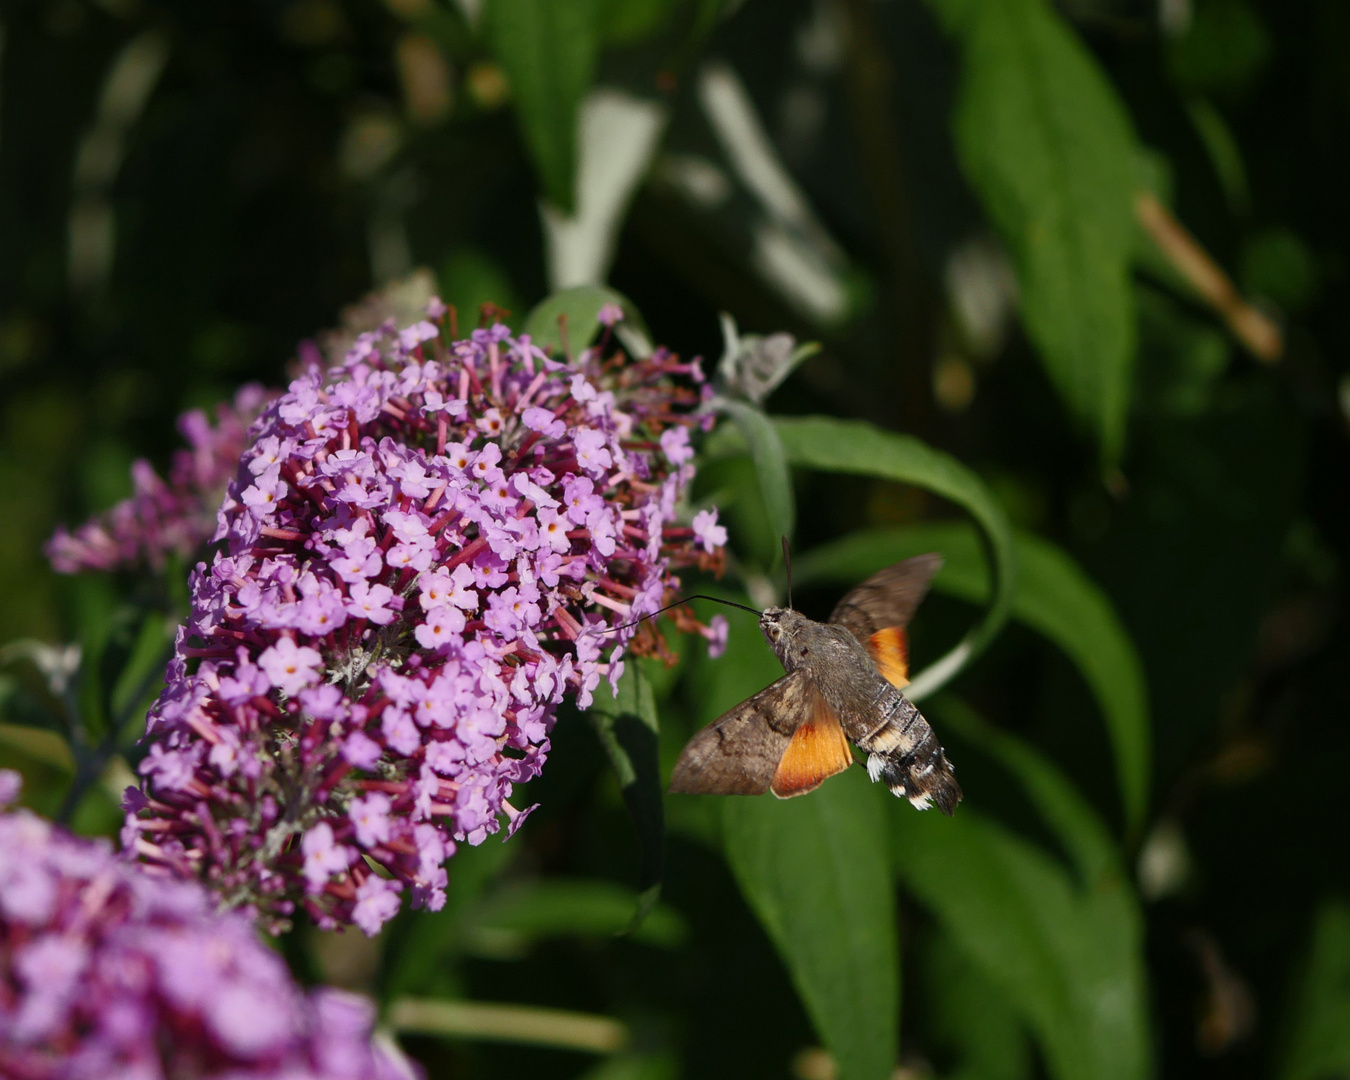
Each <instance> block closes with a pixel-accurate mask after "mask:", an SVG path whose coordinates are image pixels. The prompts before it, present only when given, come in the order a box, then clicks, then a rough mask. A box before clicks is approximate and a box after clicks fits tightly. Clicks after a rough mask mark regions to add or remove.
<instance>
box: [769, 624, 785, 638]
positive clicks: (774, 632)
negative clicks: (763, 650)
mask: <svg viewBox="0 0 1350 1080" xmlns="http://www.w3.org/2000/svg"><path fill="white" fill-rule="evenodd" d="M782 636H783V631H782V630H781V629H779V628H778V627H777V626H770V627H769V637H771V638H773V639H774V641H777V640H778V639H779V638H780V637H782Z"/></svg>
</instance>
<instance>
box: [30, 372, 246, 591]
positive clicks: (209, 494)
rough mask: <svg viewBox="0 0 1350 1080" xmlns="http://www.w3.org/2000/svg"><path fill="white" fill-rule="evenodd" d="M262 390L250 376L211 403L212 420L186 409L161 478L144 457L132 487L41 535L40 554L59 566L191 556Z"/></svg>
mask: <svg viewBox="0 0 1350 1080" xmlns="http://www.w3.org/2000/svg"><path fill="white" fill-rule="evenodd" d="M268 397H269V393H268V392H267V391H266V390H264V389H263V388H262V387H261V386H258V385H257V384H256V383H251V384H249V385H248V386H245V387H244V388H243V389H241V390H240V391H239V392H238V393H237V394H236V395H235V397H234V400H233V401H232V402H227V403H222V404H221V405H219V406H217V408H216V419H215V423H214V424H212V423H211V421H210V420H209V419H208V417H207V415H206V413H204V412H203V411H202V410H200V409H192V410H190V411H189V412H185V413H184V414H183V415H182V416H180V417H179V418H178V430H179V431H180V432H181V433H182V435H183V437H184V438H185V439H186V440H187V443H188V446H187V448H186V449H184V450H179V451H177V452H176V453H175V454H174V456H173V463H172V465H171V467H170V470H169V479H168V482H167V483H166V482H165V481H164V480H162V479H161V478H160V477H159V476H158V475H156V473H155V470H154V469H153V468H151V466H150V463H149V462H148V461H137V462H136V463H135V464H134V465H133V466H132V468H131V481H132V487H133V492H132V495H131V497H130V498H127V499H124V500H122V501H121V502H120V503H118V504H117V505H116V506H114V507H113V508H112V509H111V510H109V511H107V512H106V513H104V514H100V515H98V516H97V517H94V518H92V519H90V520H89V521H87V522H85V524H83V525H81V526H80V527H79V528H78V529H76V530H75V531H74V532H73V533H72V532H69V531H68V530H67V529H66V528H65V527H64V526H63V527H61V528H59V529H57V531H56V534H55V535H54V536H53V537H52V538H51V539H50V540H49V541H47V546H46V553H47V558H48V559H49V560H50V561H51V564H52V567H53V568H54V569H55V570H56V571H57V572H58V573H62V574H75V573H79V572H80V571H82V570H123V569H130V568H133V567H138V566H149V567H151V568H152V569H156V570H158V569H160V568H161V567H162V566H163V565H164V561H165V559H166V558H167V557H168V556H169V555H177V556H179V557H180V558H184V559H186V558H190V557H191V556H193V555H195V554H196V553H197V551H198V549H199V548H200V547H201V546H202V544H203V543H204V542H205V541H206V540H207V538H208V537H210V535H211V532H212V530H213V529H214V527H215V522H216V509H217V507H219V505H220V499H221V496H222V495H223V494H224V491H225V486H226V485H227V484H228V483H229V482H230V480H231V479H233V477H234V474H235V470H236V469H237V468H238V467H239V455H240V454H241V453H242V452H243V450H244V447H245V445H246V444H247V441H248V438H247V436H248V429H249V425H250V424H251V423H252V422H253V420H254V418H255V417H256V416H257V415H258V413H259V412H260V411H261V410H262V407H263V405H264V404H265V403H266V402H267V399H268Z"/></svg>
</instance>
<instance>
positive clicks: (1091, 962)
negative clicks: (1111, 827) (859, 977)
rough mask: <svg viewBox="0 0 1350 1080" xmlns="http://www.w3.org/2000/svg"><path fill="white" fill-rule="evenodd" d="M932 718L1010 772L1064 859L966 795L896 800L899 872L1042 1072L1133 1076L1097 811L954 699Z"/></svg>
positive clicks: (1115, 899)
mask: <svg viewBox="0 0 1350 1080" xmlns="http://www.w3.org/2000/svg"><path fill="white" fill-rule="evenodd" d="M944 721H945V722H947V723H951V724H952V725H953V726H955V727H960V728H961V729H962V731H963V734H970V735H973V736H975V738H976V739H977V740H978V741H981V742H983V743H984V744H985V745H986V746H987V747H988V748H990V749H991V750H993V751H994V752H995V754H996V755H997V756H999V757H1001V758H1002V759H1003V760H1004V763H1005V764H1006V765H1008V766H1009V767H1010V768H1011V769H1012V771H1013V773H1014V774H1015V775H1016V776H1018V777H1019V778H1020V779H1022V780H1023V781H1024V783H1025V786H1026V789H1027V791H1028V793H1029V794H1030V795H1031V796H1032V799H1033V802H1035V803H1036V805H1037V806H1038V808H1039V809H1040V811H1041V813H1042V816H1043V817H1044V818H1045V819H1046V821H1047V823H1049V824H1050V825H1051V827H1052V828H1055V830H1056V831H1057V832H1058V833H1059V835H1060V836H1061V838H1062V839H1064V840H1065V841H1066V842H1067V846H1068V847H1069V849H1070V851H1071V852H1072V853H1073V855H1074V858H1075V862H1076V864H1077V866H1076V871H1077V872H1073V873H1071V872H1070V871H1069V870H1068V868H1066V867H1065V866H1064V865H1063V864H1062V863H1060V862H1059V861H1058V860H1056V859H1054V858H1052V857H1050V856H1049V855H1048V854H1047V853H1046V852H1045V851H1043V850H1042V849H1041V848H1039V847H1037V846H1036V845H1034V844H1031V843H1028V842H1027V841H1026V840H1024V839H1022V838H1021V837H1019V836H1017V835H1015V834H1013V833H1011V832H1009V831H1008V830H1007V829H1005V828H1003V827H1001V826H1000V825H997V824H995V823H994V822H993V821H991V820H989V819H988V818H986V817H984V816H982V815H981V814H980V812H979V810H978V809H977V808H976V807H974V806H971V805H969V803H970V802H971V801H972V800H968V801H967V805H964V806H962V808H961V810H960V812H959V813H957V814H956V816H955V817H954V818H951V819H941V818H938V817H937V816H936V815H929V814H923V815H919V814H914V813H911V812H909V810H908V807H905V806H903V805H897V806H896V808H895V811H894V812H893V814H892V818H893V830H894V834H895V845H894V853H895V859H896V866H897V869H898V870H899V872H900V875H901V877H902V878H903V880H904V882H905V884H906V885H907V887H908V888H909V889H910V891H912V892H913V893H914V894H915V895H916V896H917V897H918V898H919V899H920V900H921V901H922V902H923V904H924V905H925V906H926V907H928V908H929V909H930V910H931V911H932V912H933V914H934V916H935V917H936V918H937V920H938V922H939V923H940V924H941V925H942V927H943V929H944V930H945V931H946V932H947V933H948V934H949V935H950V936H951V938H952V939H953V941H954V942H955V943H956V944H957V946H958V947H959V948H960V949H961V951H962V952H963V953H964V954H965V955H966V956H967V957H968V958H969V959H970V960H971V961H973V962H974V963H975V964H976V965H978V967H979V968H980V969H981V971H982V972H983V973H984V974H985V975H986V977H987V978H988V979H989V980H990V982H992V983H993V984H994V985H995V986H997V987H998V988H999V989H1000V991H1001V992H1002V994H1003V996H1004V997H1005V999H1006V1000H1007V1002H1008V1003H1009V1004H1010V1005H1011V1006H1012V1008H1013V1009H1014V1010H1015V1011H1016V1012H1017V1013H1018V1014H1019V1016H1020V1017H1021V1019H1022V1021H1023V1022H1024V1023H1025V1024H1026V1025H1027V1027H1028V1029H1029V1030H1030V1031H1031V1032H1032V1033H1033V1034H1034V1035H1035V1037H1036V1040H1037V1042H1038V1043H1039V1044H1040V1047H1041V1052H1042V1056H1043V1057H1044V1060H1045V1063H1046V1069H1047V1071H1048V1072H1049V1074H1050V1075H1051V1076H1052V1077H1054V1078H1055V1080H1145V1078H1146V1077H1147V1076H1148V1075H1149V1071H1150V1062H1149V1049H1150V1045H1149V1035H1148V1025H1147V1019H1146V1017H1147V1012H1146V1004H1145V978H1144V964H1143V932H1142V920H1141V917H1140V912H1139V907H1138V903H1137V900H1136V899H1135V896H1134V894H1133V891H1132V890H1131V888H1130V883H1129V879H1128V877H1127V876H1126V875H1125V874H1124V872H1123V871H1122V870H1121V868H1120V865H1119V860H1118V859H1117V858H1116V856H1115V852H1114V849H1113V848H1112V846H1111V843H1110V840H1109V838H1108V837H1107V833H1106V829H1105V827H1104V825H1103V824H1102V823H1101V822H1100V820H1098V819H1097V817H1096V815H1095V814H1094V813H1093V812H1092V810H1091V808H1090V807H1088V806H1087V804H1086V803H1085V802H1084V800H1083V799H1082V797H1081V796H1080V795H1079V794H1078V793H1077V792H1076V791H1074V789H1073V787H1072V785H1070V784H1069V783H1068V782H1067V781H1066V780H1065V779H1064V778H1063V777H1062V776H1060V775H1059V773H1058V772H1057V770H1056V769H1055V768H1054V767H1053V766H1052V765H1051V764H1050V763H1049V762H1047V761H1045V760H1044V759H1043V758H1041V757H1040V755H1038V754H1037V753H1036V752H1035V751H1034V750H1032V749H1031V748H1030V747H1027V746H1026V745H1025V744H1022V743H1020V742H1019V741H1018V740H1015V739H1013V738H1012V737H1010V736H1000V735H997V734H996V733H993V732H991V731H989V729H987V728H984V727H983V725H982V724H980V722H979V721H978V719H976V718H975V717H974V716H973V714H971V713H970V711H969V710H968V709H964V708H963V707H961V706H960V705H959V704H958V703H954V702H950V701H948V702H947V703H946V704H945V707H944ZM1084 871H1087V873H1086V874H1085V873H1084Z"/></svg>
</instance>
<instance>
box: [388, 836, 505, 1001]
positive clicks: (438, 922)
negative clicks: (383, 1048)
mask: <svg viewBox="0 0 1350 1080" xmlns="http://www.w3.org/2000/svg"><path fill="white" fill-rule="evenodd" d="M518 851H519V848H518V847H517V846H515V845H512V844H502V843H497V842H495V841H488V842H485V843H482V844H479V845H478V846H477V847H471V846H470V845H468V844H461V845H460V846H459V849H458V850H457V851H456V852H455V855H454V858H453V859H452V860H451V862H450V866H449V876H448V881H447V884H446V890H445V892H446V900H445V907H443V908H441V910H440V911H434V912H433V911H425V910H424V911H411V910H407V909H405V910H404V911H402V912H401V913H400V914H399V916H398V918H397V919H396V920H395V921H394V924H393V927H392V928H391V929H390V931H389V932H388V933H387V934H386V935H385V946H384V957H383V962H382V965H381V969H380V975H379V985H378V991H379V997H380V1000H381V1001H385V1002H387V1001H389V1000H390V999H391V998H395V997H398V996H400V995H403V994H413V993H429V992H433V991H441V992H444V991H446V990H447V989H459V988H458V987H457V985H456V977H455V973H454V970H453V968H452V967H451V963H450V961H451V960H452V959H453V958H454V957H455V956H456V955H457V954H459V953H460V952H462V950H463V948H464V946H465V944H466V942H465V937H466V931H467V928H468V926H469V923H470V919H471V916H472V913H473V912H474V911H475V910H476V908H477V905H478V901H479V899H480V897H482V895H483V893H484V892H485V891H486V890H487V888H488V886H489V885H491V884H492V882H493V880H495V878H496V877H497V875H498V874H500V873H501V872H502V871H503V870H504V869H505V868H506V866H507V865H508V864H509V863H510V862H511V860H512V859H513V858H514V856H515V855H516V853H517V852H518ZM447 983H448V984H449V986H448V987H447V985H446V984H447Z"/></svg>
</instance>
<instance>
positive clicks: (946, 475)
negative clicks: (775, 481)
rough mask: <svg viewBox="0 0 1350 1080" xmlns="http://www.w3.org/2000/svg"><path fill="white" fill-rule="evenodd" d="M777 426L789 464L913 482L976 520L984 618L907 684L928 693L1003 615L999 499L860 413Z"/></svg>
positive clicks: (1012, 560) (1004, 556) (1006, 601)
mask: <svg viewBox="0 0 1350 1080" xmlns="http://www.w3.org/2000/svg"><path fill="white" fill-rule="evenodd" d="M776 426H777V428H778V434H779V437H780V438H781V439H782V440H783V446H784V447H785V448H786V450H787V455H788V460H789V461H791V462H792V464H794V465H802V466H805V467H807V468H812V469H820V470H821V471H823V472H839V473H855V474H858V475H861V476H875V477H879V478H881V479H884V480H895V481H898V482H900V483H904V484H914V485H916V486H917V487H921V488H925V489H927V490H928V491H931V492H933V493H934V494H936V495H941V496H942V497H943V498H944V499H949V500H950V501H951V502H954V503H956V504H957V505H958V506H960V507H961V508H962V509H963V510H965V511H966V512H967V513H968V514H970V516H971V517H972V518H974V519H975V523H976V524H977V525H979V527H980V532H981V536H982V539H983V540H984V544H985V550H986V553H987V555H988V559H989V563H990V564H991V566H992V568H993V572H994V582H995V584H994V590H993V594H992V596H991V597H990V600H989V606H988V607H987V608H986V609H985V613H984V618H983V619H981V620H980V622H979V623H977V624H976V625H975V626H974V627H973V628H972V629H971V630H970V632H969V633H968V634H966V636H965V638H964V639H963V640H962V641H961V642H960V644H958V645H957V646H956V648H954V649H953V650H952V651H951V652H949V653H948V654H947V655H946V656H944V657H943V658H942V659H940V660H938V661H937V662H936V663H935V664H933V665H932V666H931V667H929V668H927V669H926V670H924V671H921V672H919V673H918V674H917V675H916V676H915V678H914V681H913V682H912V683H910V686H909V689H908V690H906V693H907V694H908V695H909V696H910V697H912V698H914V699H915V700H920V699H922V698H923V697H925V696H926V695H928V694H931V693H933V692H934V691H935V690H937V689H938V688H939V687H941V686H942V685H944V684H945V683H946V682H948V681H949V680H950V679H952V678H953V677H954V676H955V675H956V674H957V673H958V672H959V671H961V669H962V668H964V667H965V666H966V664H967V663H969V662H970V660H971V659H973V658H974V657H975V656H976V655H977V654H978V653H979V652H980V650H981V649H983V648H984V647H985V646H986V645H987V644H988V643H989V641H990V640H991V639H992V638H993V636H994V635H995V634H997V633H998V631H999V628H1000V627H1001V626H1002V625H1003V622H1004V620H1005V619H1006V618H1007V616H1008V609H1009V605H1010V603H1011V601H1012V597H1013V593H1014V587H1015V578H1016V573H1017V557H1016V552H1015V550H1014V547H1013V542H1012V529H1011V527H1010V526H1009V524H1008V520H1007V518H1006V517H1005V516H1004V514H1003V510H1002V508H1001V507H1000V506H999V504H998V500H997V499H995V498H994V496H993V494H992V493H991V492H990V491H989V489H988V488H986V487H985V486H984V483H983V481H981V480H980V478H979V477H978V476H977V475H975V473H974V472H973V471H972V470H970V469H968V468H966V466H964V465H962V464H961V463H960V462H959V461H957V460H956V459H955V458H953V457H950V456H949V455H947V454H944V453H942V452H941V451H939V450H934V449H933V448H932V447H931V446H929V445H927V444H926V443H924V442H921V441H920V440H918V439H915V438H912V437H910V436H908V435H893V434H891V433H890V432H886V431H882V430H880V429H879V428H875V427H873V426H872V425H870V424H866V423H863V422H862V421H856V420H855V421H849V420H832V419H830V418H828V417H821V416H812V417H801V418H792V419H779V420H777V421H776Z"/></svg>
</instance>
